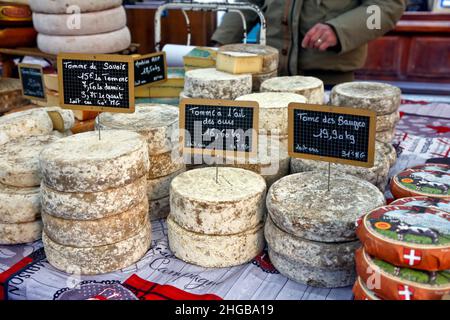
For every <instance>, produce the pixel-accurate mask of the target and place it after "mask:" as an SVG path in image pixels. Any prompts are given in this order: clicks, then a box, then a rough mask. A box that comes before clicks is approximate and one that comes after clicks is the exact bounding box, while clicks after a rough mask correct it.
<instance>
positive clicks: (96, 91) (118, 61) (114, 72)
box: [58, 53, 134, 113]
mask: <svg viewBox="0 0 450 320" xmlns="http://www.w3.org/2000/svg"><path fill="white" fill-rule="evenodd" d="M58 73H59V74H60V77H59V95H60V105H61V106H62V107H64V108H67V109H75V110H91V111H108V112H122V113H132V112H134V59H133V57H131V56H121V55H101V54H98V55H85V54H73V53H71V54H65V53H63V54H59V55H58Z"/></svg>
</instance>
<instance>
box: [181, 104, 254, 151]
mask: <svg viewBox="0 0 450 320" xmlns="http://www.w3.org/2000/svg"><path fill="white" fill-rule="evenodd" d="M258 119H259V107H258V103H256V102H251V101H230V100H207V99H184V100H182V102H181V104H180V129H181V130H180V136H181V139H182V141H183V147H184V150H185V152H186V151H187V152H189V153H191V154H203V155H216V156H219V155H224V154H227V155H229V154H233V155H235V156H255V155H256V154H257V146H258Z"/></svg>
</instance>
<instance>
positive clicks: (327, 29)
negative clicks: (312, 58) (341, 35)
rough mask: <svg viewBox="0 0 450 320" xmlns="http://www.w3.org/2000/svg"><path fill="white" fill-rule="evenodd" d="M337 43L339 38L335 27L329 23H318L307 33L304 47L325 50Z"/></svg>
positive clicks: (303, 43)
mask: <svg viewBox="0 0 450 320" xmlns="http://www.w3.org/2000/svg"><path fill="white" fill-rule="evenodd" d="M337 44H338V39H337V36H336V33H335V32H334V30H333V28H332V27H331V26H329V25H327V24H323V23H318V24H316V25H315V26H314V27H312V28H311V29H310V30H309V31H308V32H307V33H306V35H305V37H304V38H303V42H302V47H303V48H305V49H306V48H310V49H317V50H320V51H325V50H327V49H328V48H330V47H334V46H336V45H337Z"/></svg>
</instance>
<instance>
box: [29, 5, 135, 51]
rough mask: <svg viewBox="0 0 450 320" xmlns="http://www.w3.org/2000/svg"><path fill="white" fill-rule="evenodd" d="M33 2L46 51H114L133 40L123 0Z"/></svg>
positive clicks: (32, 7)
mask: <svg viewBox="0 0 450 320" xmlns="http://www.w3.org/2000/svg"><path fill="white" fill-rule="evenodd" d="M30 6H31V9H32V10H33V24H34V28H35V29H36V30H37V31H38V32H39V34H38V39H37V41H38V47H39V49H40V50H41V51H44V52H46V53H50V54H58V53H60V52H75V53H113V52H119V51H122V50H124V49H126V48H128V47H129V46H130V44H131V35H130V31H129V30H128V28H127V26H126V24H127V18H126V13H125V9H124V8H123V7H122V0H103V1H92V0H61V1H54V0H30Z"/></svg>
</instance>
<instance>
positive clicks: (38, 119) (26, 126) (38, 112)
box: [0, 108, 53, 145]
mask: <svg viewBox="0 0 450 320" xmlns="http://www.w3.org/2000/svg"><path fill="white" fill-rule="evenodd" d="M52 130H53V123H52V120H51V119H50V117H49V116H48V114H47V112H46V111H45V109H41V108H39V109H30V110H26V111H21V112H14V113H11V114H7V115H5V116H2V117H0V145H2V144H5V143H6V142H8V141H11V140H13V139H17V138H25V137H28V136H39V135H47V134H50V133H51V132H52Z"/></svg>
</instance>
